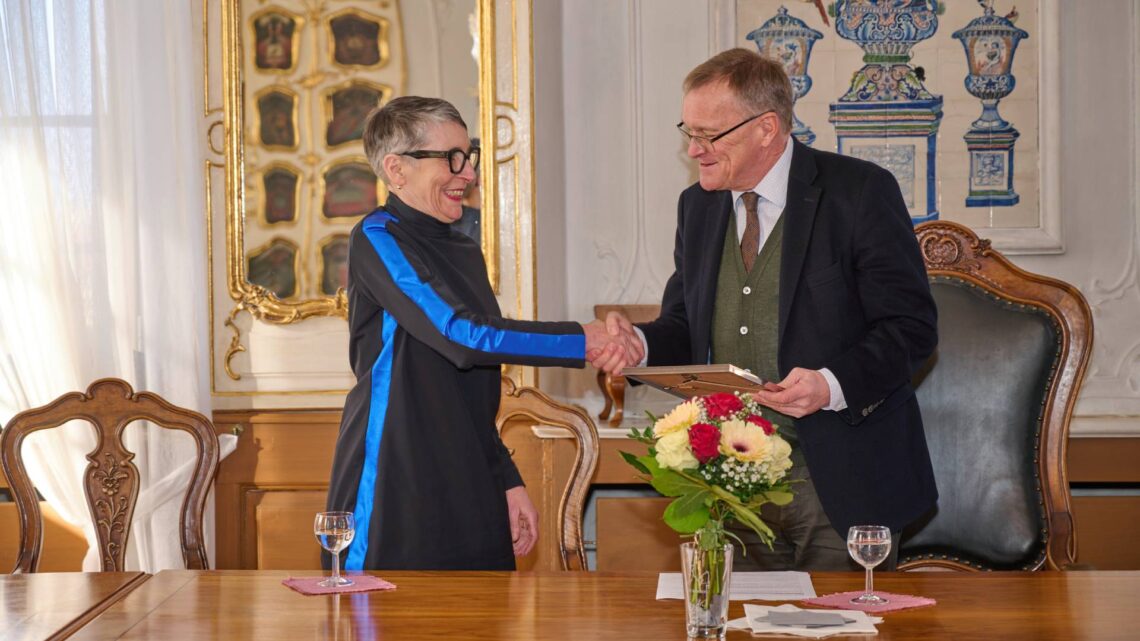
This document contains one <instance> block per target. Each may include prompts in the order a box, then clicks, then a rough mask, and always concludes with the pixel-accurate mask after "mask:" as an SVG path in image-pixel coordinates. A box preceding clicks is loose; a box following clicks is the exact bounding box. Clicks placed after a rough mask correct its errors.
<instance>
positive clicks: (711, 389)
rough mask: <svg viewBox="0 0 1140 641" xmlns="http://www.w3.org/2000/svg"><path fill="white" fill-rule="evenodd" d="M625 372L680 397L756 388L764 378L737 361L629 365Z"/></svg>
mask: <svg viewBox="0 0 1140 641" xmlns="http://www.w3.org/2000/svg"><path fill="white" fill-rule="evenodd" d="M621 373H622V376H624V377H626V378H629V379H633V380H635V381H639V382H641V383H645V384H646V385H649V386H651V387H656V388H657V389H659V390H661V391H663V392H668V393H670V394H672V395H674V396H679V397H681V398H692V397H693V396H707V395H708V394H715V393H717V392H729V393H731V392H736V391H740V392H754V391H756V390H758V389H762V388H763V387H764V381H762V380H761V379H760V377H758V376H756V375H755V374H753V373H752V372H750V371H748V370H746V369H741V368H739V367H737V366H735V365H682V366H678V367H627V368H625V369H623V370H622V372H621Z"/></svg>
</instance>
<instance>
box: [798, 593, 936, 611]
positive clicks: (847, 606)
mask: <svg viewBox="0 0 1140 641" xmlns="http://www.w3.org/2000/svg"><path fill="white" fill-rule="evenodd" d="M860 594H863V591H862V590H858V591H855V592H840V593H838V594H828V595H827V596H820V597H815V598H814V599H804V600H803V601H801V603H806V604H808V605H818V606H823V607H826V608H840V609H843V610H862V611H863V612H891V611H894V610H906V609H908V608H921V607H924V606H927V605H934V604H935V603H937V601H935V600H934V599H928V598H926V597H924V596H911V595H909V594H894V593H893V592H879V591H878V590H875V594H877V595H879V596H881V597H883V598H884V599H886V600H887V603H880V604H860V603H852V602H851V599H854V598H855V597H857V596H859V595H860Z"/></svg>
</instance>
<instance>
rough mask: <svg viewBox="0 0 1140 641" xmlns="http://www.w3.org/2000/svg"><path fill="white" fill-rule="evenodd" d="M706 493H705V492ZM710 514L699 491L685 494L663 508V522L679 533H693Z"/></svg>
mask: <svg viewBox="0 0 1140 641" xmlns="http://www.w3.org/2000/svg"><path fill="white" fill-rule="evenodd" d="M705 494H707V493H705ZM710 517H711V514H710V513H709V508H708V506H706V505H705V503H704V500H703V498H702V495H701V493H700V492H694V493H692V494H685V495H683V496H681V497H678V498H677V500H675V501H673V502H672V503H670V504H669V506H668V507H666V508H665V514H664V516H663V519H664V521H665V524H666V525H668V526H669V527H671V528H673V530H674V531H676V532H678V533H680V534H693V533H695V532H696V531H697V530H699V529H701V528H702V527H704V526H705V525H706V524H707V523H708V522H709V518H710Z"/></svg>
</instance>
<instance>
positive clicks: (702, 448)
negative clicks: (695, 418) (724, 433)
mask: <svg viewBox="0 0 1140 641" xmlns="http://www.w3.org/2000/svg"><path fill="white" fill-rule="evenodd" d="M689 446H690V447H691V448H692V449H693V456H695V457H696V458H697V460H698V461H700V462H701V464H704V463H708V462H709V461H711V460H713V459H714V458H716V457H717V455H718V454H720V430H718V429H717V428H715V427H713V426H712V425H709V424H708V423H695V424H694V425H693V426H692V427H690V428H689Z"/></svg>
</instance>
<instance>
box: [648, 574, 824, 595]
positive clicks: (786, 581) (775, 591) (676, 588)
mask: <svg viewBox="0 0 1140 641" xmlns="http://www.w3.org/2000/svg"><path fill="white" fill-rule="evenodd" d="M684 595H685V590H684V587H683V586H682V585H681V573H680V572H662V573H661V574H660V575H659V576H658V577H657V600H661V599H681V598H684ZM815 596H816V594H815V588H814V587H812V584H811V575H809V574H808V573H807V572H733V573H732V588H731V589H730V594H729V599H731V600H733V601H751V600H753V599H757V600H760V601H799V600H800V599H810V598H813V597H815Z"/></svg>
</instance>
